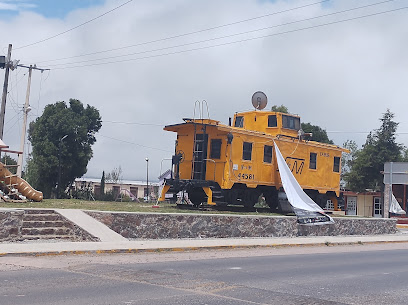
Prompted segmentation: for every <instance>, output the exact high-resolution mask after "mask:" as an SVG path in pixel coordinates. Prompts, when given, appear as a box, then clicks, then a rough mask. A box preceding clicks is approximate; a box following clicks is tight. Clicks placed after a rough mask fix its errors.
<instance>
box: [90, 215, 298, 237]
mask: <svg viewBox="0 0 408 305" xmlns="http://www.w3.org/2000/svg"><path fill="white" fill-rule="evenodd" d="M87 213H88V214H89V215H91V216H92V217H94V218H96V219H97V220H99V221H101V222H102V223H104V224H105V225H107V226H108V227H110V228H111V229H112V230H114V231H115V232H117V233H119V234H121V235H122V236H124V237H126V238H141V239H161V238H169V239H171V238H200V237H201V238H228V237H293V236H296V234H297V227H296V218H295V217H284V216H282V217H265V216H235V215H199V214H159V213H151V214H147V213H146V214H144V213H113V212H91V211H87Z"/></svg>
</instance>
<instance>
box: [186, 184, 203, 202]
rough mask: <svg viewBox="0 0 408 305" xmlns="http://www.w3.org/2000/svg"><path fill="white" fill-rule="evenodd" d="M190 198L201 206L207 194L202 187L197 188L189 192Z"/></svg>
mask: <svg viewBox="0 0 408 305" xmlns="http://www.w3.org/2000/svg"><path fill="white" fill-rule="evenodd" d="M188 199H190V201H191V203H192V204H193V205H195V206H199V205H200V204H201V203H203V202H206V196H205V193H204V191H203V189H202V188H195V189H193V190H191V191H189V192H188Z"/></svg>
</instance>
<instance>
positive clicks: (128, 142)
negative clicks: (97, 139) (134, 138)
mask: <svg viewBox="0 0 408 305" xmlns="http://www.w3.org/2000/svg"><path fill="white" fill-rule="evenodd" d="M97 135H98V136H101V137H103V138H107V139H111V140H115V141H118V142H122V143H127V144H132V145H136V146H140V147H144V148H149V149H154V150H159V151H164V152H169V153H172V152H173V151H171V150H166V149H161V148H157V147H151V146H146V145H142V144H139V143H134V142H130V141H125V140H120V139H116V138H112V137H108V136H104V135H102V134H97Z"/></svg>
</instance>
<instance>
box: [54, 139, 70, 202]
mask: <svg viewBox="0 0 408 305" xmlns="http://www.w3.org/2000/svg"><path fill="white" fill-rule="evenodd" d="M66 137H68V135H67V134H66V135H65V136H63V137H62V138H61V139H59V143H58V184H57V199H59V198H60V185H61V144H62V141H63V140H64V139H65V138H66Z"/></svg>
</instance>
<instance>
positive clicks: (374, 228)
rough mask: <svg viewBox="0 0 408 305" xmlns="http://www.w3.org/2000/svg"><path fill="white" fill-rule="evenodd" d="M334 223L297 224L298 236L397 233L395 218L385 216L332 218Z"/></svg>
mask: <svg viewBox="0 0 408 305" xmlns="http://www.w3.org/2000/svg"><path fill="white" fill-rule="evenodd" d="M334 221H335V222H334V224H328V225H319V226H308V225H298V236H337V235H377V234H395V233H397V231H398V230H397V226H396V224H397V220H396V219H385V218H346V217H338V218H334Z"/></svg>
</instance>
